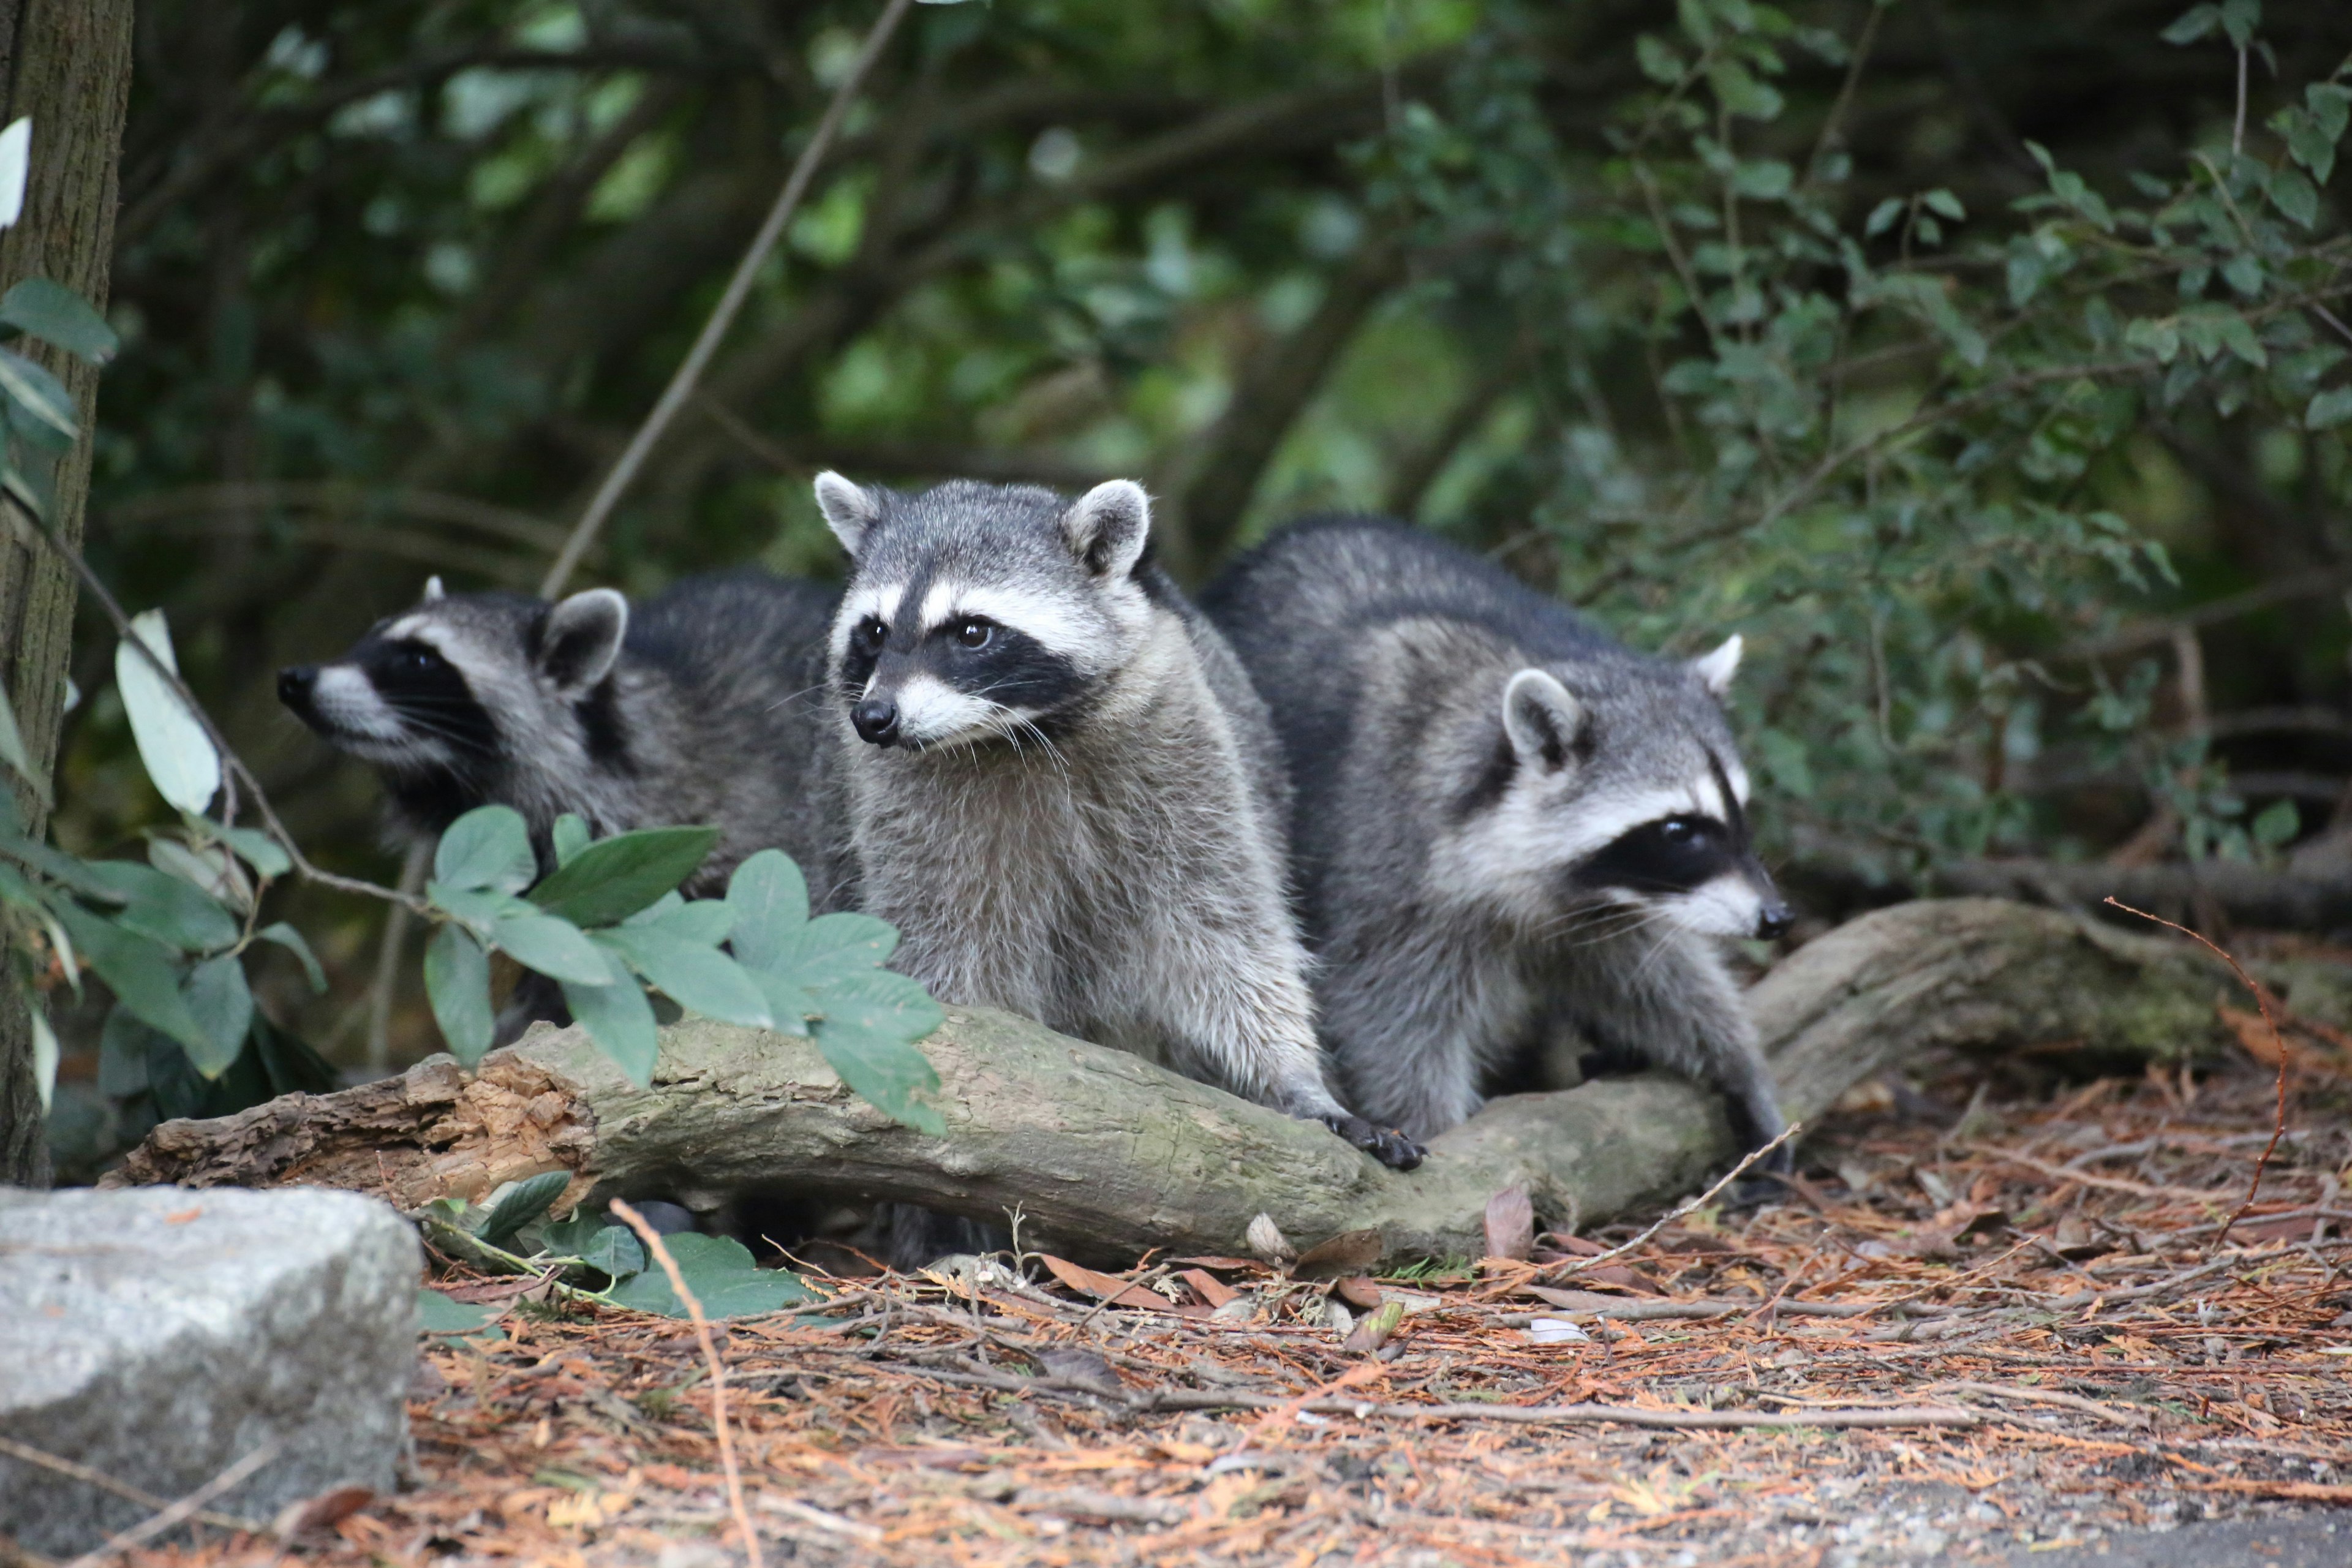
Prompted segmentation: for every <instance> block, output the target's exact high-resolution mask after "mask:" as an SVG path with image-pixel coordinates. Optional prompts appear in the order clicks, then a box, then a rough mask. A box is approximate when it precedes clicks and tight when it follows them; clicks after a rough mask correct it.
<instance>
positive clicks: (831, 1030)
mask: <svg viewBox="0 0 2352 1568" xmlns="http://www.w3.org/2000/svg"><path fill="white" fill-rule="evenodd" d="M818 1000H819V1001H820V1002H821V1003H823V1004H824V1017H823V1018H821V1019H819V1020H818V1021H817V1025H816V1030H815V1034H816V1046H817V1049H818V1050H819V1051H821V1052H823V1053H824V1059H825V1062H826V1063H827V1065H829V1066H830V1067H831V1068H833V1070H834V1071H835V1072H837V1073H839V1074H840V1075H841V1080H842V1082H844V1083H845V1084H847V1085H848V1086H849V1087H850V1088H851V1089H855V1090H856V1092H857V1093H858V1094H859V1095H860V1096H861V1097H862V1098H864V1099H865V1100H867V1101H869V1102H871V1103H872V1104H873V1105H874V1106H875V1107H877V1109H878V1110H881V1111H883V1112H884V1113H885V1114H886V1115H887V1116H889V1117H890V1118H891V1120H893V1121H898V1122H900V1123H902V1124H903V1125H905V1126H908V1127H911V1128H913V1129H914V1130H915V1131H918V1132H927V1133H929V1134H930V1135H931V1136H933V1137H939V1136H941V1135H943V1134H944V1133H945V1132H946V1131H947V1122H946V1121H944V1120H943V1119H942V1118H941V1117H940V1112H939V1109H938V1108H937V1107H936V1106H934V1105H932V1104H930V1103H929V1100H928V1097H929V1096H931V1095H933V1094H936V1093H937V1092H938V1090H939V1087H940V1075H939V1073H938V1072H937V1071H936V1070H935V1069H934V1068H932V1066H931V1063H930V1058H928V1057H926V1056H924V1055H923V1053H922V1052H920V1051H919V1050H917V1049H916V1048H915V1047H914V1043H913V1042H915V1041H916V1040H919V1039H921V1038H922V1037H924V1036H926V1035H928V1034H929V1033H930V1032H931V1031H932V1030H933V1029H936V1028H938V1027H939V1026H940V1021H941V1020H942V1019H943V1018H944V1017H945V1016H946V1015H945V1014H944V1013H943V1012H941V1010H940V1005H939V1004H938V1003H937V1002H934V1001H933V1000H931V998H930V996H929V994H926V993H925V992H924V990H923V988H922V987H921V986H920V985H919V984H916V983H915V982H914V981H912V980H909V979H908V978H907V977H906V976H905V975H903V974H893V973H889V972H888V971H887V970H877V971H875V972H873V973H867V974H860V975H856V976H853V977H851V978H848V979H845V980H839V981H835V982H834V983H833V984H828V985H825V986H824V987H822V988H821V989H820V990H819V992H818Z"/></svg>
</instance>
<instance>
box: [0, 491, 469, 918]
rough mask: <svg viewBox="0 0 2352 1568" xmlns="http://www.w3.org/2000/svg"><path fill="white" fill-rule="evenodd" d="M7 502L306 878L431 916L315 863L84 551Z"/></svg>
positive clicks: (414, 901)
mask: <svg viewBox="0 0 2352 1568" xmlns="http://www.w3.org/2000/svg"><path fill="white" fill-rule="evenodd" d="M8 505H9V507H10V508H11V509H13V510H12V511H11V515H12V516H15V517H16V518H18V519H19V520H20V521H21V525H22V528H23V530H24V531H26V532H29V533H30V534H32V536H33V537H34V538H35V539H37V540H39V541H40V542H41V543H42V544H44V545H46V546H47V548H48V549H49V551H50V552H52V553H54V554H55V555H57V557H58V559H59V560H61V561H63V562H64V563H66V564H67V565H68V566H69V567H71V568H72V569H73V574H74V575H75V576H76V577H77V578H79V580H80V582H81V585H82V586H83V587H84V588H86V589H88V590H89V596H90V597H91V598H93V599H95V600H97V601H98V605H99V607H100V609H102V610H104V611H105V612H106V618H107V619H108V620H110V621H111V622H113V623H114V629H115V632H116V634H117V635H118V636H120V637H121V638H122V639H123V640H124V641H125V642H127V643H129V644H130V645H131V647H133V648H136V649H137V650H138V652H139V657H140V658H143V659H145V660H146V661H147V668H149V669H151V670H152V671H153V672H154V674H155V678H156V679H158V680H161V681H162V682H163V684H164V685H165V686H166V687H168V688H169V689H171V692H172V694H173V696H174V697H177V698H178V699H179V700H180V702H181V705H182V706H184V707H185V708H186V709H187V710H188V713H189V715H190V716H191V717H192V718H194V720H195V721H196V723H197V724H198V726H200V727H201V728H202V729H203V730H204V732H205V739H206V740H208V741H210V742H212V743H213V750H215V752H219V753H220V759H221V763H222V765H223V766H224V767H225V768H226V770H227V772H228V775H229V776H230V777H231V778H233V779H236V781H238V782H239V783H241V784H244V786H245V787H246V789H247V791H249V792H250V793H251V795H252V796H253V808H254V810H256V811H257V812H259V813H260V814H261V822H262V826H265V827H267V828H268V830H269V836H270V837H272V838H274V839H276V840H277V841H278V847H279V848H281V849H283V850H285V851H286V858H288V859H289V860H291V861H292V862H293V863H294V869H295V872H296V873H297V874H298V875H299V876H300V877H301V879H303V880H304V881H306V882H315V883H317V884H318V885H319V886H320V887H322V888H333V889H336V890H337V891H339V892H345V893H360V894H363V895H365V896H366V897H368V898H372V899H384V900H390V901H391V902H393V903H397V904H404V905H406V906H407V907H408V908H409V909H411V910H415V912H416V913H418V914H420V915H424V916H426V917H427V918H432V916H433V910H432V906H431V905H429V904H427V903H426V902H425V900H423V899H419V898H415V897H410V896H407V895H404V894H402V893H399V892H396V891H394V889H390V888H383V887H379V886H377V885H376V884H375V883H373V882H366V881H362V880H361V879H359V878H357V877H344V876H339V875H337V874H336V873H335V872H332V871H327V870H322V869H320V868H319V867H317V866H314V865H312V864H311V863H310V857H309V856H308V855H305V854H304V853H302V846H301V845H299V844H298V843H296V842H295V840H294V835H293V834H292V833H290V832H289V831H288V830H287V826H286V825H285V824H284V823H283V822H281V821H279V820H278V812H277V808H276V807H274V806H272V805H270V804H269V796H268V795H267V794H266V793H264V791H263V790H262V787H261V781H260V780H259V779H258V778H257V777H256V776H254V772H253V770H252V769H251V768H248V767H247V766H246V765H245V759H244V758H242V757H240V756H238V755H237V754H236V750H235V748H233V747H231V746H230V745H229V743H228V737H226V735H223V734H222V733H221V731H220V726H219V725H217V724H215V723H214V722H213V716H212V715H211V714H209V713H207V712H205V707H204V704H203V703H201V702H199V701H197V700H196V696H195V693H194V692H193V691H190V690H189V689H188V687H187V683H186V682H185V681H184V680H182V679H180V673H179V671H177V670H175V669H173V668H172V667H171V666H170V665H168V664H166V663H164V662H163V657H162V656H161V655H159V654H158V653H156V651H155V650H154V649H153V648H152V647H148V646H147V639H146V638H145V637H141V636H139V635H138V633H137V632H135V631H134V630H132V628H131V617H130V616H128V615H127V614H125V613H124V611H123V608H122V604H121V600H119V599H117V598H116V597H115V596H114V592H113V590H112V589H110V588H109V587H108V586H107V585H106V581H105V579H103V578H101V577H100V576H99V574H97V573H96V572H93V571H91V570H90V566H89V562H87V561H85V560H83V559H82V555H81V552H80V551H79V550H76V549H74V548H73V547H72V546H71V545H69V544H68V543H67V542H65V541H64V540H62V539H59V538H58V536H57V535H56V534H55V533H53V532H51V531H49V530H48V529H47V528H45V527H43V526H42V525H41V521H40V520H39V519H38V518H37V517H34V516H33V515H32V514H31V513H30V512H27V511H26V510H25V509H24V505H23V503H22V502H20V501H18V500H16V498H15V497H14V496H11V497H9V498H8Z"/></svg>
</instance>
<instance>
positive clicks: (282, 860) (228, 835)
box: [202, 816, 294, 877]
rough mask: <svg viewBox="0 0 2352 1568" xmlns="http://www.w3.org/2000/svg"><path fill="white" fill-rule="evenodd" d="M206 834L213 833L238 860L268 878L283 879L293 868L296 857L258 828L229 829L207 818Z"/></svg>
mask: <svg viewBox="0 0 2352 1568" xmlns="http://www.w3.org/2000/svg"><path fill="white" fill-rule="evenodd" d="M202 820H203V823H204V829H203V830H204V831H205V832H206V833H209V834H211V835H212V836H213V837H215V838H217V839H219V840H220V841H221V842H222V843H224V844H226V845H227V846H228V847H229V848H231V849H232V850H234V851H236V858H238V859H240V860H242V861H244V862H245V863H246V864H247V865H248V866H250V867H252V868H254V869H255V870H256V871H258V872H259V873H261V875H263V876H265V877H283V876H284V875H286V873H287V872H289V871H291V870H292V869H294V859H293V857H291V856H289V854H287V853H286V851H285V849H284V847H281V846H280V845H279V844H278V840H276V839H275V838H272V837H269V835H268V834H267V833H264V832H262V831H261V830H260V829H259V828H257V827H227V826H222V825H221V824H220V823H217V822H215V821H214V820H213V819H212V818H211V817H209V816H207V817H205V818H203V819H202Z"/></svg>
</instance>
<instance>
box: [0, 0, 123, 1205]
mask: <svg viewBox="0 0 2352 1568" xmlns="http://www.w3.org/2000/svg"><path fill="white" fill-rule="evenodd" d="M0 82H5V89H6V95H7V102H6V106H5V108H0V124H6V123H9V122H12V121H16V120H17V119H19V118H23V117H26V116H29V117H30V118H31V120H32V121H33V149H32V177H31V180H30V182H29V183H28V184H27V185H26V192H25V211H24V216H23V217H22V218H21V219H20V220H19V221H18V222H17V224H16V226H15V227H14V228H11V229H8V230H6V231H5V232H0V289H5V288H7V287H9V286H11V285H14V284H15V283H16V282H18V281H19V280H21V279H26V278H30V277H33V276H35V275H39V276H42V277H45V278H48V279H52V280H54V281H56V282H58V283H62V284H64V285H65V286H66V287H67V288H68V289H73V290H74V291H75V292H76V293H79V294H80V295H82V296H83V297H84V298H85V299H88V300H91V301H93V302H94V303H96V304H97V305H98V307H99V308H100V310H103V309H105V306H106V291H107V279H108V275H109V272H110V269H111V267H112V262H113V258H114V211H115V174H116V164H117V163H118V162H119V161H120V159H121V150H122V117H123V113H124V111H125V110H126V109H127V108H128V107H129V105H130V101H131V0H0ZM14 346H16V347H17V348H18V349H19V350H20V352H23V353H26V354H29V355H30V356H32V357H33V358H35V359H37V360H39V361H40V362H41V363H43V364H45V365H47V367H48V368H49V369H51V370H53V371H55V372H57V373H58V375H59V376H60V377H62V378H63V379H64V381H65V384H66V386H67V388H68V390H69V391H71V392H72V393H73V395H74V407H75V410H76V412H77V414H78V416H79V418H80V420H81V426H82V431H83V436H82V439H81V440H79V442H77V443H75V445H74V448H73V450H72V451H71V452H69V453H68V454H67V455H66V456H65V457H64V458H61V459H60V460H59V462H58V474H57V511H56V515H55V516H54V517H53V518H52V519H51V522H52V524H53V526H54V527H55V528H56V529H57V531H58V533H59V535H60V536H62V537H63V538H65V539H67V540H69V541H72V542H75V543H77V544H79V542H80V540H81V531H82V510H83V507H84V505H85V503H86V501H87V500H88V498H89V457H90V441H89V430H90V428H91V426H92V425H93V424H94V423H95V421H96V418H97V413H98V373H97V372H96V371H95V370H93V369H91V368H90V367H89V365H87V364H84V363H82V362H81V361H79V360H78V359H74V358H71V357H70V356H68V355H66V354H64V353H59V352H58V351H56V350H54V349H50V348H48V347H47V346H46V345H43V344H40V343H36V342H21V343H18V344H16V345H14ZM73 611H74V584H73V578H72V577H71V576H70V575H69V574H68V572H67V569H66V568H65V567H64V566H63V565H61V564H60V563H58V560H57V558H56V557H55V556H53V555H50V554H48V553H47V552H45V551H41V550H39V549H37V548H35V547H33V546H32V545H30V544H29V543H28V542H26V541H25V540H23V539H21V538H19V537H17V536H16V535H15V534H14V533H13V532H11V533H9V534H7V535H6V536H5V538H0V679H5V680H6V681H7V683H8V696H9V700H11V702H13V703H14V705H15V707H16V720H17V722H18V724H19V725H20V726H21V727H22V729H23V731H24V734H25V748H26V751H27V752H30V753H31V756H32V760H33V763H34V765H35V766H36V767H37V768H39V769H41V770H42V771H43V772H45V773H46V772H47V770H48V768H49V766H50V764H51V763H53V762H54V761H55V759H56V756H57V745H58V720H59V719H60V718H61V717H62V716H63V714H64V711H65V680H66V663H67V660H68V658H69V657H70V656H71V654H72V651H73ZM10 787H12V788H14V789H16V803H17V805H18V807H19V809H20V810H21V811H22V812H23V813H24V815H25V817H26V821H27V822H28V823H29V824H31V825H32V826H33V827H34V830H35V831H36V832H37V831H38V830H39V827H40V826H41V823H42V814H41V811H40V806H39V803H38V802H37V801H35V800H34V799H32V797H31V796H30V795H28V794H27V793H26V791H25V789H24V788H23V786H22V784H18V783H16V781H13V780H12V781H11V785H10ZM48 1179H49V1154H48V1144H47V1140H46V1139H45V1138H44V1137H43V1135H42V1127H41V1104H40V1098H39V1094H38V1091H37V1086H36V1085H35V1083H34V1080H33V1066H32V1034H31V1026H30V1024H29V1023H28V1022H27V1019H26V1013H25V1001H24V998H23V997H22V996H21V995H20V994H18V993H17V992H16V990H15V989H14V988H13V987H0V1184H14V1185H23V1186H46V1185H47V1184H48Z"/></svg>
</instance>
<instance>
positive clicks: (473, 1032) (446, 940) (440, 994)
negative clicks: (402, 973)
mask: <svg viewBox="0 0 2352 1568" xmlns="http://www.w3.org/2000/svg"><path fill="white" fill-rule="evenodd" d="M425 995H426V996H428V997H429V998H431V999H432V1003H433V1021H434V1022H435V1023H436V1024H438V1025H440V1026H441V1037H442V1038H443V1039H445V1040H446V1041H448V1042H449V1050H450V1053H451V1054H452V1055H454V1056H455V1057H456V1058H457V1059H458V1060H459V1061H461V1062H463V1063H465V1064H466V1065H467V1067H472V1066H473V1065H474V1064H475V1063H476V1062H478V1061H480V1060H481V1059H482V1053H483V1052H485V1051H487V1050H488V1049H489V1048H490V1035H491V1031H492V1026H493V1024H494V1023H495V1022H496V1020H495V1019H494V1018H493V1017H492V1016H491V1013H490V957H489V954H488V953H486V952H483V951H482V944H481V943H480V942H476V941H475V940H474V938H473V936H472V934H471V933H469V932H468V931H467V930H466V929H465V928H464V927H463V926H459V925H454V924H452V925H445V926H443V927H442V928H441V929H440V930H439V931H435V932H434V933H433V940H432V941H431V942H427V943H426V944H425Z"/></svg>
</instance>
